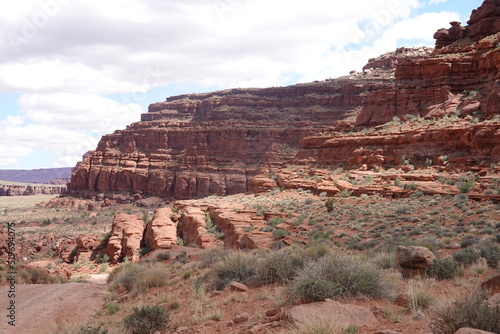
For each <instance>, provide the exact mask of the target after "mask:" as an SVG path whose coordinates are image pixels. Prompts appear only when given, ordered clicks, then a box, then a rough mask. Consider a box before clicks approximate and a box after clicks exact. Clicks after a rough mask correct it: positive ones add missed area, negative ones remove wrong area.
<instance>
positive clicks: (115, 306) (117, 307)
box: [104, 302, 120, 315]
mask: <svg viewBox="0 0 500 334" xmlns="http://www.w3.org/2000/svg"><path fill="white" fill-rule="evenodd" d="M104 308H105V309H106V310H108V313H109V314H110V315H113V314H115V313H116V312H118V311H119V310H120V305H118V304H117V303H113V302H109V303H105V304H104Z"/></svg>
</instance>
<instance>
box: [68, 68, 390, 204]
mask: <svg viewBox="0 0 500 334" xmlns="http://www.w3.org/2000/svg"><path fill="white" fill-rule="evenodd" d="M390 80H392V73H391V70H386V71H385V70H376V71H373V72H370V73H363V74H356V75H351V76H349V77H344V78H340V79H336V80H330V79H328V80H326V81H323V82H314V83H310V84H299V85H294V86H290V87H278V88H266V89H232V90H227V91H221V92H213V93H208V94H193V95H182V96H176V97H171V98H169V99H167V101H166V102H160V103H154V104H152V105H150V107H149V112H148V113H146V114H143V115H142V117H141V121H140V122H137V123H134V124H132V125H130V126H128V127H127V129H125V130H119V131H115V133H113V134H109V135H105V136H104V137H102V139H101V141H100V142H99V144H98V147H97V149H96V150H95V151H94V152H93V153H92V154H88V155H87V156H86V157H85V158H84V161H82V163H81V164H79V166H78V167H77V168H76V169H75V170H74V171H73V173H72V177H71V182H70V184H69V193H70V194H77V195H84V196H86V195H91V194H96V193H108V192H134V193H138V192H142V193H143V194H148V195H158V196H164V197H175V198H180V199H185V198H194V197H199V196H207V195H210V194H216V195H227V194H234V193H241V192H246V191H248V190H249V180H250V179H252V178H253V177H254V176H255V175H257V174H261V173H263V172H264V173H266V172H267V171H269V170H270V169H273V168H279V167H281V166H283V164H284V163H285V162H286V161H288V160H290V159H292V158H293V157H294V156H295V154H296V153H297V151H298V149H299V146H298V143H299V141H300V140H301V139H302V138H304V137H305V136H308V135H312V134H314V133H317V132H321V131H326V130H329V129H330V128H332V127H334V128H349V126H350V123H349V120H351V122H352V121H353V120H354V117H355V115H356V112H357V110H358V109H359V108H360V107H361V105H362V104H363V101H364V99H365V97H366V94H367V93H368V92H370V91H374V90H378V89H381V88H383V87H386V86H388V84H389V82H390ZM346 120H347V122H346Z"/></svg>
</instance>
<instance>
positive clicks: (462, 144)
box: [297, 123, 500, 187]
mask: <svg viewBox="0 0 500 334" xmlns="http://www.w3.org/2000/svg"><path fill="white" fill-rule="evenodd" d="M301 146H302V147H303V150H302V151H301V152H299V153H298V155H297V162H302V163H311V162H316V163H320V164H322V165H328V164H334V163H345V164H348V165H358V166H359V165H363V164H366V165H368V166H369V167H372V168H374V167H377V166H378V167H380V166H385V167H387V166H396V165H401V164H403V163H405V161H404V160H405V159H407V160H408V161H411V163H412V164H415V165H421V166H424V164H425V162H426V161H431V162H432V164H433V165H443V164H444V163H446V164H447V166H448V167H447V168H452V167H455V168H466V169H467V168H469V169H470V168H472V167H474V166H480V165H482V166H489V165H490V164H491V163H496V162H497V161H498V158H499V157H500V124H498V123H492V124H490V125H484V124H483V125H472V126H471V125H470V124H459V123H457V124H456V125H450V126H447V127H445V126H443V127H441V128H436V129H429V128H426V127H423V128H420V129H413V130H408V131H403V132H394V133H373V134H372V135H369V136H367V135H365V134H362V133H360V134H352V135H351V134H332V135H330V136H314V137H307V138H304V139H303V140H302V142H301ZM444 156H446V157H445V158H443V157H444ZM301 187H302V186H301Z"/></svg>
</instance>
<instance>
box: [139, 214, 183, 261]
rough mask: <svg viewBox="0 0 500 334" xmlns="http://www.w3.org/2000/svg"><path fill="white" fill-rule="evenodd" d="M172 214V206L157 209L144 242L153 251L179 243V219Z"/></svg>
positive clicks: (148, 226)
mask: <svg viewBox="0 0 500 334" xmlns="http://www.w3.org/2000/svg"><path fill="white" fill-rule="evenodd" d="M172 216H173V212H172V209H171V208H170V207H167V208H162V209H156V210H155V213H154V216H153V219H152V220H151V221H150V222H149V224H148V225H147V227H146V234H145V235H144V242H145V244H146V246H147V247H148V248H149V249H151V250H152V251H155V250H157V249H168V248H172V246H174V245H177V221H174V220H173V217H172Z"/></svg>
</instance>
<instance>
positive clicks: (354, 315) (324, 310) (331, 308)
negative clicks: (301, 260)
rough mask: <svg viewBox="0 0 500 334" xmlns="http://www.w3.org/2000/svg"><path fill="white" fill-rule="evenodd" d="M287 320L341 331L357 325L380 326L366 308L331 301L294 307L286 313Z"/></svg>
mask: <svg viewBox="0 0 500 334" xmlns="http://www.w3.org/2000/svg"><path fill="white" fill-rule="evenodd" d="M285 317H286V319H287V320H288V321H290V322H292V323H305V324H308V323H310V322H311V321H313V322H318V323H324V324H328V323H331V324H332V326H334V327H339V328H341V329H343V328H345V327H347V326H349V325H355V326H358V327H360V328H361V327H373V326H375V325H377V324H378V321H377V319H376V318H375V316H374V315H373V313H372V312H370V310H368V309H367V308H366V307H362V306H357V305H350V304H341V303H339V302H336V301H333V300H331V299H326V300H325V301H322V302H316V303H311V304H304V305H299V306H295V307H293V308H292V309H291V310H290V311H288V312H287V313H286V316H285Z"/></svg>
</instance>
